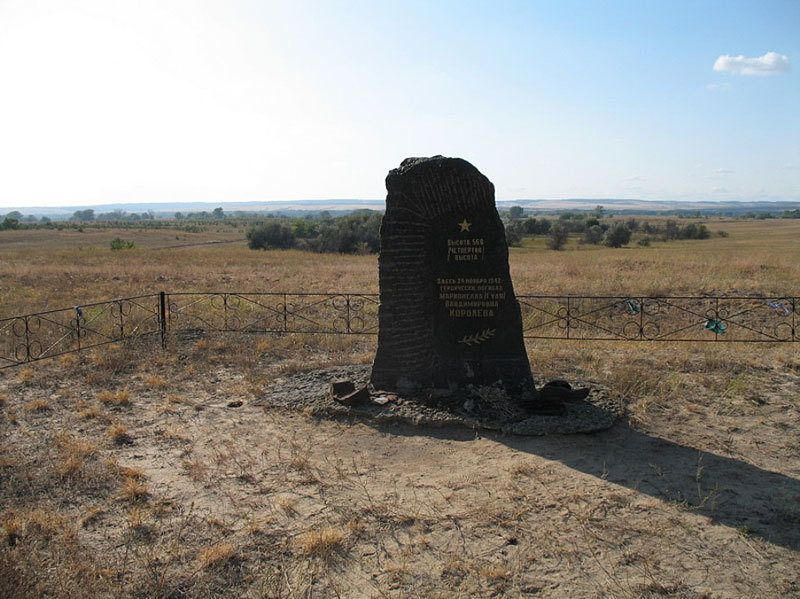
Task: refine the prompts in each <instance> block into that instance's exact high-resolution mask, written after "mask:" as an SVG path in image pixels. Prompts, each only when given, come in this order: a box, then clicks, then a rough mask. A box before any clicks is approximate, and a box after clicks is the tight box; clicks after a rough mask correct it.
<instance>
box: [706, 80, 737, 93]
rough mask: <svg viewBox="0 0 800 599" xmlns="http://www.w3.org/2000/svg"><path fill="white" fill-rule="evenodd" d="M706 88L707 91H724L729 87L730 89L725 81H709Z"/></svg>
mask: <svg viewBox="0 0 800 599" xmlns="http://www.w3.org/2000/svg"><path fill="white" fill-rule="evenodd" d="M706 89H707V90H709V91H712V92H713V91H721V92H726V91H728V90H729V89H731V84H730V83H727V82H725V83H709V84H707V85H706Z"/></svg>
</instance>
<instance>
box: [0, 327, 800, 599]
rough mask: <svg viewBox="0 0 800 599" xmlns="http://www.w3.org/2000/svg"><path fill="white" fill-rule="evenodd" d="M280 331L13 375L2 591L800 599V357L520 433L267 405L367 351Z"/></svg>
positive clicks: (89, 358)
mask: <svg viewBox="0 0 800 599" xmlns="http://www.w3.org/2000/svg"><path fill="white" fill-rule="evenodd" d="M266 341H267V340H266V339H265V340H264V342H263V344H262V345H261V346H260V347H261V349H260V350H259V352H258V355H256V356H253V351H252V348H250V349H249V350H248V348H239V349H237V348H236V346H234V345H232V344H231V343H228V342H224V341H220V342H215V341H213V340H200V341H197V342H196V343H195V344H194V345H192V344H184V345H181V346H177V347H173V348H172V351H171V352H170V353H162V352H160V350H157V349H155V347H154V346H147V345H143V346H141V347H129V348H118V349H115V348H105V349H104V350H103V353H95V354H83V355H80V356H71V357H69V358H65V359H63V360H62V361H61V362H60V363H59V362H58V361H52V362H48V363H40V364H37V365H35V367H34V368H30V369H16V370H12V371H8V370H7V371H4V372H3V373H2V374H0V394H1V396H2V398H3V400H2V404H1V405H0V431H2V445H1V446H0V481H2V485H0V489H1V490H0V524H2V529H0V530H2V533H3V538H2V539H1V540H2V549H0V581H2V582H0V587H2V593H1V594H3V595H4V596H9V597H33V596H41V595H43V594H47V593H49V594H55V595H61V596H71V597H96V596H97V597H120V596H126V597H128V596H134V597H181V596H188V597H215V596H232V597H240V596H245V597H308V596H319V597H337V596H339V597H496V596H508V597H576V596H580V597H682V598H685V597H776V596H798V595H800V578H799V577H798V572H800V460H799V459H798V456H800V445H799V444H798V440H797V439H798V437H797V430H798V428H797V427H798V420H799V419H800V406H798V403H797V397H798V392H800V376H799V375H800V368H798V366H800V365H798V363H797V362H796V361H793V360H791V359H788V361H787V359H786V358H784V361H783V362H779V361H778V360H777V358H776V356H775V355H773V356H772V357H771V358H770V357H769V356H766V361H767V362H769V360H770V359H772V361H774V362H775V363H776V364H778V363H779V367H776V368H768V367H767V366H759V367H757V368H756V367H750V368H744V366H742V365H741V364H736V365H733V366H735V368H737V369H738V371H739V374H738V375H736V376H738V377H739V378H738V379H736V380H740V381H745V380H746V386H745V385H744V384H742V385H741V386H740V387H737V386H736V385H737V384H738V383H735V382H734V384H732V383H731V380H732V379H726V382H725V384H724V385H722V386H720V385H719V384H715V383H714V380H713V379H714V377H716V376H719V375H720V372H721V371H718V370H716V369H715V367H714V365H713V364H712V363H711V361H710V360H711V357H707V362H706V363H705V365H702V364H698V363H697V362H692V361H691V360H686V359H684V362H683V366H674V367H672V366H671V367H672V368H673V370H674V373H675V374H680V375H685V376H686V377H690V376H691V377H693V376H697V377H700V378H702V379H704V380H705V389H706V390H705V391H703V390H702V389H700V388H695V387H689V386H688V385H687V387H685V389H692V392H691V393H692V395H691V396H689V395H688V392H687V395H686V397H685V398H684V400H683V401H681V402H678V401H674V402H672V403H667V404H664V405H661V404H660V403H659V402H660V401H664V400H663V397H665V396H664V395H663V394H662V395H660V396H659V397H660V398H662V399H658V398H657V397H656V396H655V395H654V394H653V393H652V392H650V391H648V389H647V387H646V386H645V387H640V388H639V389H640V393H641V395H639V396H636V395H631V394H628V395H626V394H625V392H624V391H625V389H626V388H628V387H626V384H627V383H626V379H625V378H624V376H622V374H624V373H622V374H621V373H620V372H619V371H617V372H616V373H615V377H614V378H613V379H610V382H612V384H609V385H608V387H609V389H611V390H612V392H614V393H619V394H621V395H624V396H625V397H626V407H627V408H628V411H629V418H628V420H627V421H621V422H619V423H618V424H617V425H615V426H614V427H612V428H611V429H609V430H606V431H601V432H595V433H592V434H578V435H560V434H551V435H547V436H541V437H521V436H516V435H506V434H503V433H502V432H499V431H485V430H475V429H470V428H466V427H463V426H444V427H439V428H430V427H419V426H412V425H409V424H405V423H402V422H392V423H375V422H370V421H369V420H363V419H361V418H346V419H337V420H331V419H328V418H320V417H317V416H314V414H313V410H309V409H305V408H307V407H308V406H305V408H304V407H303V406H302V405H299V404H298V405H297V406H295V407H296V408H297V409H290V408H287V407H283V406H279V405H276V404H275V403H274V402H273V403H272V405H270V404H269V402H264V401H263V400H264V398H265V397H266V396H267V394H268V393H269V391H268V390H269V389H270V388H274V387H275V386H276V385H277V386H280V385H281V384H283V383H285V380H286V379H291V377H294V376H304V375H302V374H298V373H302V372H304V371H306V370H308V369H310V370H313V369H315V368H316V369H318V368H320V367H321V366H325V368H330V367H331V366H330V364H335V363H336V362H337V361H339V360H344V359H345V358H346V357H347V356H350V359H351V360H352V356H353V355H362V356H363V361H364V362H366V361H367V359H368V355H369V354H368V352H364V353H363V354H362V353H359V350H358V348H353V347H349V348H346V347H345V348H335V347H329V348H327V349H325V348H321V347H319V346H316V347H314V346H307V347H303V346H297V345H294V346H292V347H287V346H285V345H281V344H282V343H284V340H282V339H280V338H276V339H275V341H274V344H275V345H273V346H269V345H268V344H267V343H266ZM226 343H227V344H226ZM270 347H272V349H270ZM542 351H545V348H542ZM775 351H777V350H766V351H764V350H762V352H761V353H762V354H765V353H769V352H775ZM337 352H341V353H337ZM594 353H595V355H594V360H595V361H600V358H598V356H597V352H596V350H595V352H594ZM746 353H747V352H744V353H743V355H742V358H743V360H744V359H745V358H746ZM280 354H282V357H281V355H280ZM531 354H532V356H534V357H535V356H536V355H537V353H536V352H531ZM570 354H571V362H572V363H573V364H575V363H577V364H580V365H582V366H587V364H588V359H586V358H585V357H583V358H582V354H581V349H580V348H579V347H578V348H573V349H572V350H571V352H570ZM548 355H551V356H552V357H553V359H554V363H553V368H554V369H560V370H561V372H562V373H566V374H565V375H564V378H567V379H568V380H577V379H578V377H576V376H575V373H574V372H572V373H570V372H569V367H568V366H567V364H566V363H561V362H560V361H559V360H560V357H559V354H558V352H556V351H549V352H548ZM603 355H605V359H607V360H608V362H606V361H605V359H604V360H602V361H601V362H602V363H601V364H599V365H598V368H597V369H596V370H595V374H598V373H599V372H600V371H601V370H602V368H603V366H604V365H608V364H613V363H615V361H614V358H613V350H610V349H606V350H604V351H603ZM626 357H627V359H628V360H630V353H628V354H626ZM651 357H652V358H653V359H655V360H659V359H660V358H659V356H651ZM345 363H346V362H345ZM326 364H327V365H326ZM559 364H561V366H559ZM535 365H536V362H535V361H534V367H535ZM787 366H788V367H787ZM362 370H363V367H362ZM587 370H588V368H587ZM640 372H641V370H640ZM745 376H746V377H747V378H746V379H745V378H742V377H745ZM259 377H260V378H259ZM282 378H283V379H284V381H283V382H281V380H280V379H282ZM587 378H588V377H587ZM595 378H596V377H595ZM662 378H663V375H662ZM540 380H541V379H540ZM645 382H646V381H645ZM676 384H677V383H676ZM678 388H679V389H680V387H678ZM648 398H649V400H650V401H649V403H648V402H647V401H646V400H647V399H648ZM240 402H241V403H240ZM234 406H236V407H234ZM43 573H46V575H43Z"/></svg>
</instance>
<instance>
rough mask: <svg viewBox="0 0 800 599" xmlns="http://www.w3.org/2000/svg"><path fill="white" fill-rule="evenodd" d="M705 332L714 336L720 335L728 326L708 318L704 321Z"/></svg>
mask: <svg viewBox="0 0 800 599" xmlns="http://www.w3.org/2000/svg"><path fill="white" fill-rule="evenodd" d="M706 330H707V331H711V332H712V333H714V334H716V335H722V334H723V333H724V332H725V331H726V330H728V325H726V324H725V323H724V322H722V321H721V320H718V319H716V318H709V319H708V320H707V321H706Z"/></svg>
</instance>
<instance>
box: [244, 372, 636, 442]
mask: <svg viewBox="0 0 800 599" xmlns="http://www.w3.org/2000/svg"><path fill="white" fill-rule="evenodd" d="M369 373H370V367H369V366H368V365H359V366H335V367H331V368H325V369H320V370H312V371H308V372H299V373H295V374H291V375H287V376H285V377H282V378H279V379H276V380H275V381H273V382H272V384H271V385H270V386H269V387H268V388H266V389H265V390H264V392H263V395H262V396H261V397H260V398H259V399H258V400H257V402H256V403H258V404H260V405H263V406H265V407H274V408H288V409H294V410H299V411H303V412H305V413H307V414H309V415H312V416H314V417H318V418H332V419H344V418H356V419H362V420H366V421H370V422H374V423H378V424H388V423H405V424H411V425H415V426H420V427H425V426H427V427H444V426H465V427H469V428H473V429H485V430H496V431H501V432H503V433H507V434H514V435H547V434H551V433H560V434H571V433H588V432H593V431H599V430H604V429H607V428H610V427H611V426H613V424H614V423H615V422H616V421H617V419H618V418H620V417H621V416H622V415H623V412H624V408H623V403H622V401H621V399H620V398H615V397H613V396H612V394H611V393H610V392H609V390H608V389H606V388H604V387H602V386H599V385H597V384H594V383H592V384H588V383H584V382H581V381H574V386H575V387H590V390H589V391H588V395H586V397H585V398H581V397H580V396H581V395H583V394H574V395H572V396H571V397H567V398H566V399H564V398H563V397H562V399H561V400H559V401H558V402H557V404H556V403H553V402H551V408H552V407H554V406H557V407H558V409H535V408H533V406H531V405H530V404H529V405H527V406H526V405H525V402H524V401H521V400H520V399H519V398H516V399H515V398H513V397H509V396H508V395H507V394H506V393H505V391H503V390H502V389H501V388H500V387H499V386H483V387H471V388H466V389H460V390H457V391H454V392H448V393H442V392H440V391H439V392H437V390H430V391H428V392H425V393H420V392H415V393H402V394H401V393H390V392H384V391H380V390H375V389H368V390H367V392H364V393H362V394H360V398H359V400H358V401H350V400H347V401H342V397H344V396H341V397H337V395H336V392H335V391H334V389H336V388H343V386H342V384H341V383H342V381H348V382H349V383H352V385H353V388H355V389H364V388H366V387H367V383H368V380H369ZM333 383H336V385H333ZM344 386H346V387H348V388H350V385H349V384H348V385H344ZM348 395H349V394H348ZM532 408H533V409H532Z"/></svg>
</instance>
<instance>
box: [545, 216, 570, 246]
mask: <svg viewBox="0 0 800 599" xmlns="http://www.w3.org/2000/svg"><path fill="white" fill-rule="evenodd" d="M568 235H569V233H568V231H567V228H566V227H565V226H564V225H563V224H561V223H556V224H554V225H553V226H551V227H550V239H548V240H547V247H549V248H550V249H551V250H560V249H561V248H563V247H564V244H565V243H567V237H568Z"/></svg>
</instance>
